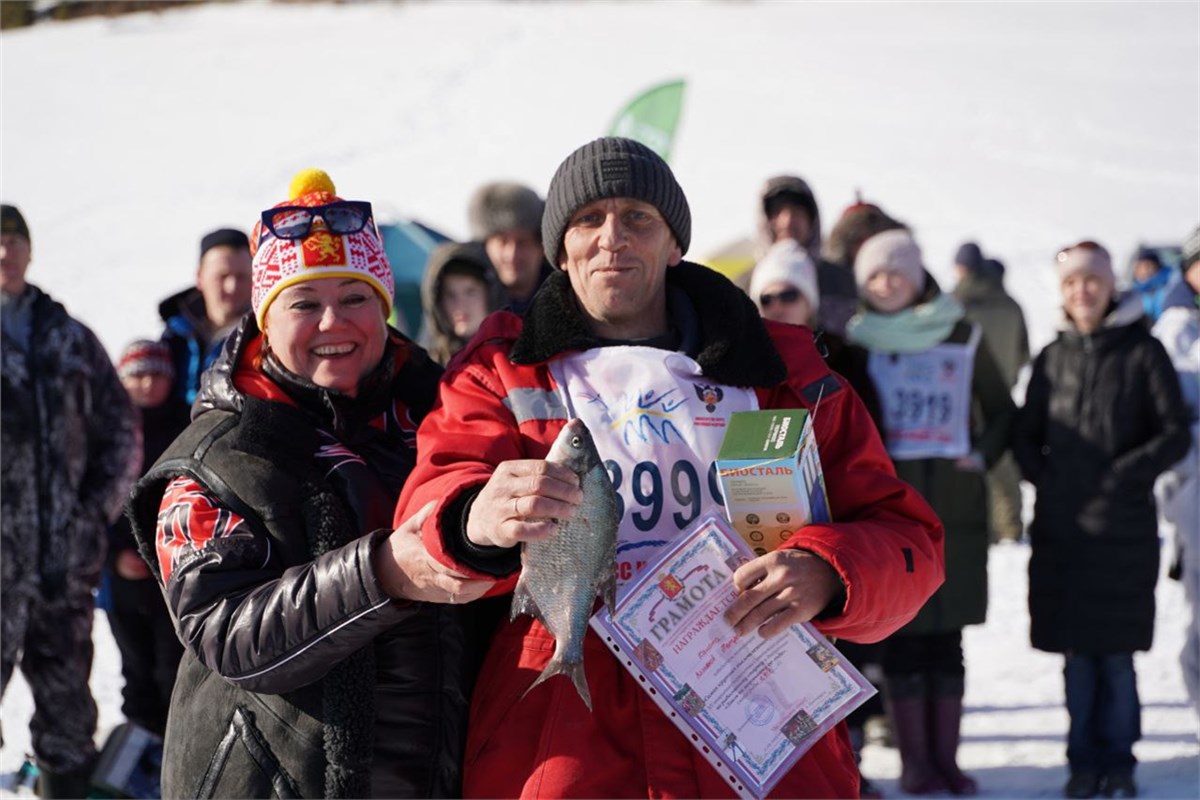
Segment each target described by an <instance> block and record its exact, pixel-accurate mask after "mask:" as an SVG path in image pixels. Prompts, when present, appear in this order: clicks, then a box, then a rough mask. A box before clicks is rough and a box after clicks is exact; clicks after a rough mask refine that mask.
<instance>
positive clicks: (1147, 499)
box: [1013, 241, 1191, 797]
mask: <svg viewBox="0 0 1200 800" xmlns="http://www.w3.org/2000/svg"><path fill="white" fill-rule="evenodd" d="M1055 268H1056V270H1057V272H1058V279H1059V283H1060V285H1061V287H1062V300H1063V305H1062V308H1063V319H1062V321H1061V323H1060V325H1059V331H1058V336H1057V338H1056V339H1055V340H1054V341H1053V342H1051V343H1050V344H1048V345H1047V346H1046V347H1045V348H1044V349H1043V350H1042V352H1041V353H1039V354H1038V356H1037V358H1036V359H1035V361H1034V364H1033V371H1032V374H1031V375H1030V378H1029V386H1028V388H1027V390H1026V395H1025V405H1024V406H1023V407H1022V409H1021V412H1020V415H1019V417H1018V419H1017V424H1016V429H1015V431H1014V436H1013V452H1014V454H1015V455H1016V458H1017V463H1018V464H1019V465H1020V467H1021V472H1022V474H1023V475H1024V477H1025V480H1027V481H1029V482H1030V483H1031V484H1033V486H1034V488H1035V489H1036V490H1037V501H1036V503H1035V505H1034V510H1033V521H1032V523H1031V524H1030V527H1029V540H1030V545H1031V554H1030V559H1029V619H1030V628H1029V635H1030V639H1031V641H1032V643H1033V646H1034V647H1035V648H1037V649H1038V650H1045V651H1047V652H1051V653H1062V654H1063V655H1064V659H1065V660H1064V668H1063V677H1064V682H1065V684H1066V704H1067V713H1068V715H1069V717H1070V729H1069V731H1068V734H1067V761H1068V764H1069V767H1070V773H1071V774H1070V778H1069V780H1068V782H1067V784H1066V788H1065V794H1066V796H1067V797H1093V796H1095V795H1096V794H1098V793H1103V794H1104V795H1105V796H1107V797H1134V796H1136V794H1137V785H1136V783H1135V782H1134V778H1133V773H1134V768H1135V766H1136V759H1135V758H1134V755H1133V743H1134V742H1135V741H1137V739H1138V738H1140V736H1141V706H1140V703H1139V700H1138V694H1137V676H1136V674H1135V672H1134V660H1133V654H1134V652H1135V651H1138V650H1148V649H1150V644H1151V639H1152V637H1153V634H1154V587H1155V584H1156V583H1157V580H1158V567H1159V541H1158V522H1157V519H1156V514H1155V503H1154V495H1153V488H1154V482H1155V479H1156V478H1157V477H1158V475H1159V474H1160V473H1162V472H1163V471H1164V470H1166V469H1168V468H1169V467H1170V466H1171V465H1172V464H1174V463H1176V462H1177V461H1179V459H1181V458H1183V456H1184V455H1185V454H1186V453H1187V451H1188V446H1189V444H1190V442H1191V435H1190V433H1189V432H1188V427H1189V423H1190V416H1191V415H1190V414H1189V412H1188V409H1187V407H1186V405H1185V404H1184V402H1183V398H1182V396H1181V393H1180V387H1179V379H1178V377H1177V376H1176V374H1175V369H1174V367H1173V365H1172V364H1171V360H1170V357H1169V356H1168V355H1167V352H1166V350H1165V349H1164V348H1163V346H1162V344H1161V343H1160V342H1159V341H1158V340H1157V339H1155V338H1154V337H1153V336H1152V335H1151V333H1150V331H1149V330H1148V329H1147V327H1146V325H1145V323H1144V321H1143V308H1142V302H1141V299H1140V298H1139V297H1138V296H1137V295H1136V294H1133V293H1129V294H1125V295H1119V294H1117V292H1116V288H1115V284H1116V281H1115V276H1114V274H1113V268H1112V259H1111V257H1110V256H1109V254H1108V251H1107V250H1106V249H1105V248H1104V247H1102V246H1101V245H1099V244H1097V243H1096V242H1092V241H1083V242H1080V243H1078V244H1075V245H1072V246H1070V247H1067V248H1064V249H1063V250H1062V251H1060V252H1059V254H1058V256H1057V258H1056V261H1055Z"/></svg>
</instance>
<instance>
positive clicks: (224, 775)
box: [193, 705, 301, 798]
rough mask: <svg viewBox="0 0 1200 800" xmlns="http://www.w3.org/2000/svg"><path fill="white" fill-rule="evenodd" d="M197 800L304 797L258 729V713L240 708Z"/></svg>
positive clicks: (235, 711) (219, 745)
mask: <svg viewBox="0 0 1200 800" xmlns="http://www.w3.org/2000/svg"><path fill="white" fill-rule="evenodd" d="M193 796H194V797H197V798H212V797H279V798H297V797H300V796H301V795H300V792H299V790H298V789H297V788H296V782H295V781H294V780H293V779H292V778H291V776H290V775H288V774H287V772H286V771H285V770H284V769H283V767H282V766H281V765H280V763H279V760H278V758H277V757H276V756H275V754H274V753H273V752H272V751H271V746H270V744H269V743H268V742H267V740H266V737H264V736H263V735H262V733H261V732H260V731H259V729H258V727H257V726H256V724H255V717H254V712H252V711H250V710H249V709H248V708H246V707H245V706H243V705H238V706H235V707H234V709H233V715H232V716H231V717H230V719H229V726H228V728H227V729H226V731H225V735H224V736H223V737H222V738H221V741H220V743H219V744H218V745H217V750H216V752H215V753H213V756H212V760H211V761H209V764H208V769H206V770H205V771H204V775H203V777H202V778H201V780H200V784H199V786H198V787H197V788H196V792H195V794H194V795H193Z"/></svg>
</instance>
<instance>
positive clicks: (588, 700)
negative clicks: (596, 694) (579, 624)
mask: <svg viewBox="0 0 1200 800" xmlns="http://www.w3.org/2000/svg"><path fill="white" fill-rule="evenodd" d="M554 675H566V676H567V677H569V678H570V679H571V682H572V683H574V684H575V691H577V692H579V699H580V700H582V701H583V704H584V705H585V706H587V710H588V711H591V710H592V693H591V692H590V691H588V684H587V676H586V675H585V674H584V671H583V662H582V661H580V662H577V663H574V664H568V663H566V662H564V661H563V660H562V659H561V658H559V657H558V654H557V653H555V654H554V657H553V658H551V659H550V663H549V664H547V665H546V668H545V669H544V670H542V674H541V675H538V677H537V680H536V681H534V682H533V683H532V684H530V686H529V688H528V689H526V690H525V694H523V695H521V697H524V696H525V695H526V694H529V693H530V692H532V691H533V688H534V687H535V686H537V685H538V684H539V683H542V682H544V681H545V680H546V679H547V678H550V677H553V676H554Z"/></svg>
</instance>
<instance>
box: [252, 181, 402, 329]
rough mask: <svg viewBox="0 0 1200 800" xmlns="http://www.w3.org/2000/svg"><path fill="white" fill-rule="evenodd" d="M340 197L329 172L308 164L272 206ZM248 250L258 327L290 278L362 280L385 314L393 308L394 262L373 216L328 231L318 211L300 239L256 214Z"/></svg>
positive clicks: (316, 203) (320, 203)
mask: <svg viewBox="0 0 1200 800" xmlns="http://www.w3.org/2000/svg"><path fill="white" fill-rule="evenodd" d="M341 200H342V198H341V197H338V196H337V191H336V189H335V188H334V186H333V181H332V179H330V177H329V175H327V174H326V173H325V172H323V171H321V170H319V169H306V170H303V171H301V172H299V173H297V175H296V177H294V178H292V183H291V187H290V189H289V191H288V199H287V200H285V201H283V202H282V203H277V204H276V205H274V206H272V208H279V207H281V206H304V207H308V208H313V207H316V206H323V205H325V204H327V203H336V202H339V201H341ZM275 224H276V225H278V223H275ZM250 252H251V254H252V255H253V256H254V267H253V277H252V282H251V305H252V306H253V308H254V316H255V317H256V318H257V320H258V327H259V330H264V329H265V327H264V322H265V320H266V317H267V309H268V308H270V307H271V303H272V302H273V301H274V300H275V298H276V297H278V296H279V293H280V292H282V291H283V290H284V289H286V288H287V287H289V286H292V285H294V284H297V283H303V282H304V281H314V280H319V279H321V278H355V279H357V280H361V281H365V282H366V283H368V284H370V285H371V287H372V288H373V289H374V290H375V291H376V293H378V294H379V297H380V298H381V299H382V300H383V304H384V306H385V308H384V314H385V316H386V315H390V314H391V313H392V302H393V299H394V298H393V294H394V291H395V290H394V279H393V277H392V268H391V266H390V265H389V264H388V260H387V255H385V253H384V250H383V237H381V236H380V235H379V229H378V228H377V227H376V226H375V220H374V219H371V220H370V221H369V222H368V224H367V226H366V227H365V228H363V229H362V230H361V231H359V232H357V233H348V234H336V233H332V232H330V230H329V228H328V226H327V225H326V224H325V220H323V219H321V218H320V217H317V218H315V219H314V220H313V223H312V230H311V231H309V234H308V236H306V237H304V238H303V239H280V238H278V237H276V236H275V235H274V234H273V233H271V231H270V229H268V228H266V227H264V226H263V224H262V220H259V221H258V222H256V223H255V224H254V230H253V232H252V233H251V236H250Z"/></svg>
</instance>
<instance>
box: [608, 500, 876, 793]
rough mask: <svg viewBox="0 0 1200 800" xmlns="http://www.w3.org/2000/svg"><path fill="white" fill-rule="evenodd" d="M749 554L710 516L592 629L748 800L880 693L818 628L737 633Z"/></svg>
mask: <svg viewBox="0 0 1200 800" xmlns="http://www.w3.org/2000/svg"><path fill="white" fill-rule="evenodd" d="M752 558H754V553H753V551H751V550H750V548H749V546H748V545H747V544H746V543H745V542H744V541H743V540H742V538H741V536H739V535H738V534H737V533H736V532H735V531H734V530H733V529H732V528H731V527H730V526H729V523H728V522H726V521H725V520H724V519H722V518H720V517H718V516H717V515H715V514H711V513H710V514H707V515H704V516H702V517H701V518H700V519H699V520H698V521H697V523H696V524H695V525H693V526H692V527H691V528H690V529H688V530H687V531H685V532H684V533H682V534H681V535H680V536H679V538H677V539H676V540H674V541H673V542H671V544H669V545H667V546H666V547H664V548H663V549H662V550H661V551H660V552H659V554H658V557H657V558H656V559H655V560H653V561H651V562H650V563H649V564H647V565H646V567H645V568H644V569H643V570H642V571H641V572H640V573H639V574H638V575H637V577H636V578H635V579H634V580H633V581H632V582H631V583H630V584H628V585H627V586H626V587H625V588H624V589H623V590H622V592H621V594H620V596H619V597H618V599H617V604H616V613H615V614H613V615H612V616H610V615H609V613H608V611H607V609H602V610H601V611H600V612H599V613H598V614H596V615H595V616H594V617H592V621H591V624H592V627H593V628H595V629H596V631H597V633H599V634H600V638H601V639H602V640H603V641H604V642H605V644H607V645H608V647H609V648H610V649H611V650H612V651H613V653H614V654H615V655H616V656H617V658H618V660H619V661H620V662H621V663H622V664H624V665H625V667H626V669H628V670H629V671H630V672H631V673H632V674H633V675H634V676H635V677H637V678H638V679H639V682H640V683H641V684H642V687H643V688H644V689H645V690H646V691H647V692H648V693H649V694H650V696H651V697H652V698H653V699H654V701H655V702H656V703H657V704H658V706H659V707H660V708H661V709H662V711H663V713H665V714H666V715H667V716H668V717H669V718H670V719H671V720H672V721H674V722H675V724H676V725H677V726H678V727H679V729H680V730H681V731H683V733H684V735H685V736H687V737H688V739H689V740H691V742H692V744H693V745H695V747H696V748H697V749H698V750H699V751H700V752H701V753H702V754H703V755H704V757H705V758H706V759H708V761H709V763H711V764H712V765H713V767H714V768H715V769H716V770H717V771H718V772H720V773H721V775H722V776H723V777H724V778H725V779H726V780H727V781H728V782H729V784H730V786H732V787H733V789H734V790H735V791H736V792H737V793H738V794H739V795H740V796H741V797H743V798H749V797H754V798H761V797H763V796H765V795H766V794H767V793H768V792H769V791H770V790H771V788H772V787H773V786H774V785H775V784H776V783H777V782H778V781H779V779H780V778H782V777H783V776H784V774H786V773H787V771H788V769H789V768H790V767H791V766H792V765H793V764H794V763H795V762H796V761H797V760H798V759H799V758H800V757H801V756H802V755H803V754H804V753H805V752H806V751H807V750H808V749H809V748H810V747H811V746H812V745H813V744H814V743H815V742H816V741H817V739H819V738H820V737H821V736H822V735H824V734H825V733H826V732H827V731H829V730H830V729H831V728H833V726H834V725H836V724H837V723H838V722H839V721H840V720H841V719H843V718H844V717H845V716H846V715H847V714H849V713H850V712H851V711H853V710H854V709H855V708H857V707H858V706H860V705H861V704H862V703H864V702H865V701H866V700H867V699H868V698H869V697H870V696H871V695H873V694H874V693H875V689H874V687H873V686H871V684H870V683H869V682H868V681H867V680H866V679H865V678H863V677H862V675H860V674H859V673H858V670H856V669H854V667H853V666H852V665H851V664H850V663H849V662H847V661H846V660H845V658H843V657H842V655H841V654H840V653H838V651H837V650H836V649H835V648H834V647H833V645H831V644H830V643H829V641H828V640H827V639H826V638H825V637H824V636H822V635H821V634H820V633H819V632H818V631H817V630H816V629H815V628H814V627H813V626H812V625H810V624H807V623H805V624H803V625H793V626H791V627H790V628H789V629H788V630H787V631H786V632H784V633H782V634H780V635H778V636H775V637H774V638H771V639H764V638H762V637H761V636H759V635H758V634H756V633H755V634H750V635H747V636H742V637H738V636H736V635H735V634H734V632H733V628H731V627H730V626H729V625H728V624H727V623H726V622H725V619H724V616H723V615H724V612H725V609H726V608H728V607H729V605H730V604H731V603H732V602H733V601H734V599H735V598H736V597H737V590H736V589H735V588H734V585H733V572H734V570H736V569H737V568H738V567H739V566H741V565H742V564H744V563H746V562H747V561H750V560H751V559H752Z"/></svg>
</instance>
